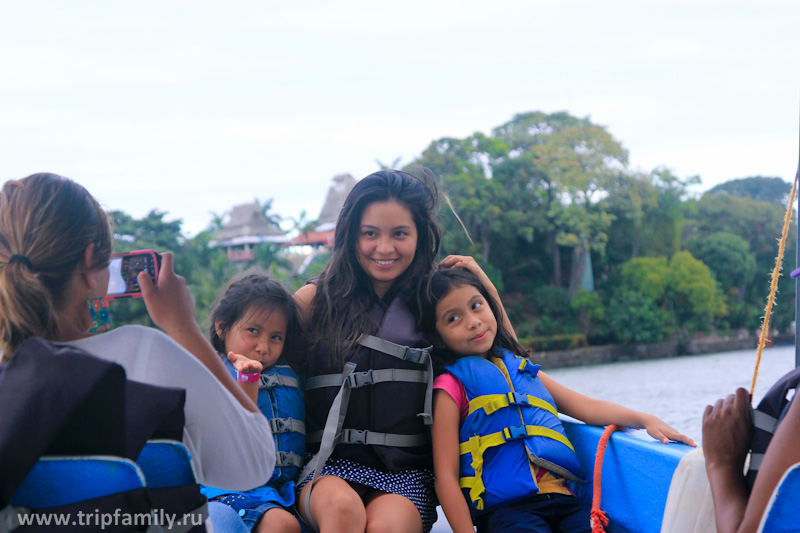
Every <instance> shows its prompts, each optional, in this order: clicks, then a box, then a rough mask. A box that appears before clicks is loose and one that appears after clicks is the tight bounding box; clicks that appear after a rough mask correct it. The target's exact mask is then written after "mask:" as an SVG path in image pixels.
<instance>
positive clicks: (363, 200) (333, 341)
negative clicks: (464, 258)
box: [308, 169, 442, 367]
mask: <svg viewBox="0 0 800 533" xmlns="http://www.w3.org/2000/svg"><path fill="white" fill-rule="evenodd" d="M417 174H419V176H414V175H411V174H409V173H407V172H402V171H400V170H382V171H380V172H375V173H373V174H370V175H369V176H367V177H366V178H364V179H362V180H361V181H359V182H358V183H356V185H355V186H354V187H353V190H352V191H350V194H349V195H348V196H347V199H346V200H345V203H344V206H343V207H342V210H341V211H340V213H339V219H338V220H337V222H336V235H335V238H334V244H333V254H332V256H331V260H330V262H329V263H328V266H327V267H326V268H325V270H324V271H323V272H322V274H321V275H320V277H319V279H318V280H317V293H316V296H315V297H314V300H313V301H312V303H311V310H310V316H309V321H308V323H309V324H310V330H311V331H310V333H311V338H312V343H313V346H312V351H314V352H316V351H317V349H318V348H319V347H320V346H321V344H323V343H324V344H325V346H326V347H327V350H323V351H327V352H328V353H329V354H330V358H331V360H330V362H331V363H332V364H334V365H339V366H341V367H343V366H344V361H345V359H346V358H347V355H348V354H349V353H350V350H351V349H352V348H353V347H354V344H355V340H356V339H358V337H359V336H360V335H361V334H363V333H369V334H373V333H375V331H376V330H377V328H378V324H376V323H375V321H374V320H373V319H372V317H371V316H370V312H369V311H370V309H371V307H372V305H373V302H374V299H375V298H376V296H375V292H374V290H373V286H372V283H371V281H370V279H369V277H368V276H367V274H366V273H365V272H364V270H363V269H362V268H361V265H360V264H359V263H358V236H359V231H360V226H361V218H362V215H363V214H364V210H365V209H366V208H367V207H368V206H369V205H371V204H373V203H375V202H387V201H396V202H399V203H400V204H401V205H403V206H404V207H406V208H407V209H408V210H409V211H410V212H411V215H412V216H413V218H414V224H415V225H416V227H417V250H416V253H415V254H414V260H413V261H412V262H411V264H410V265H409V267H408V268H407V269H406V270H405V272H403V273H402V275H401V276H400V277H399V278H398V279H397V280H396V281H395V282H394V283H393V284H392V287H391V289H390V290H389V291H388V292H387V294H386V295H384V300H385V301H387V302H388V301H391V299H392V298H394V296H395V295H397V293H398V291H400V290H401V289H404V290H406V291H407V294H409V295H411V296H413V295H415V294H416V292H417V291H419V289H420V288H421V287H422V281H423V279H424V277H425V275H426V274H427V273H428V272H430V270H431V269H432V268H433V264H434V260H435V259H436V255H437V254H438V253H439V246H440V244H441V239H442V230H441V227H440V226H439V222H438V219H437V212H438V205H439V184H438V180H437V179H436V177H435V176H434V174H433V173H432V172H431V171H430V170H427V169H420V171H419V172H417ZM409 303H410V304H412V305H411V307H412V312H414V313H415V314H416V316H419V310H418V309H414V308H413V305H414V304H415V303H416V299H415V298H410V299H409Z"/></svg>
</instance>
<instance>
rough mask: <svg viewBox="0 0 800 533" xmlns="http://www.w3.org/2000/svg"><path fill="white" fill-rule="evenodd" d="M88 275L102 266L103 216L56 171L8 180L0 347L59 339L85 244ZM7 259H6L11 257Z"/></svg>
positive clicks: (0, 266) (5, 353) (0, 210)
mask: <svg viewBox="0 0 800 533" xmlns="http://www.w3.org/2000/svg"><path fill="white" fill-rule="evenodd" d="M90 244H92V245H94V249H93V253H92V264H91V265H88V266H87V267H86V271H87V272H93V271H97V270H101V269H103V268H105V267H107V266H108V263H109V259H110V256H111V230H110V228H109V224H108V217H106V214H105V212H104V211H103V210H102V209H101V208H100V205H99V204H98V203H97V200H95V199H94V198H93V197H92V195H91V194H89V192H88V191H87V190H86V189H84V188H83V187H82V186H80V185H78V184H77V183H75V182H74V181H72V180H70V179H67V178H64V177H62V176H58V175H56V174H49V173H40V174H33V175H31V176H28V177H26V178H22V179H21V180H9V181H7V182H6V183H5V184H4V185H3V188H2V190H0V352H2V357H3V360H7V359H8V358H9V357H11V355H12V354H13V353H14V350H15V349H16V348H17V347H18V346H19V345H20V344H21V343H22V342H23V341H25V340H26V339H27V338H29V337H34V336H38V337H42V338H44V339H48V340H58V339H59V336H60V335H61V327H60V325H59V324H58V320H57V313H56V312H57V311H58V310H60V309H62V307H63V306H64V305H66V304H67V303H68V302H65V297H66V294H65V293H66V290H65V289H66V287H67V283H68V282H69V280H70V279H71V278H72V276H73V274H74V273H75V272H76V271H77V268H78V264H79V263H80V261H81V260H83V258H84V257H85V255H84V254H85V252H86V248H87V247H88V246H89V245H90ZM12 257H13V260H12Z"/></svg>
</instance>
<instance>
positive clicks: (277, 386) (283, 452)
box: [203, 356, 306, 507]
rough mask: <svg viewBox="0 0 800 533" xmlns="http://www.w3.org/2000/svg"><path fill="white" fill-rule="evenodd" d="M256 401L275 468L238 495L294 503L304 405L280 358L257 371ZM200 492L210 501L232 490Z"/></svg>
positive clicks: (298, 386)
mask: <svg viewBox="0 0 800 533" xmlns="http://www.w3.org/2000/svg"><path fill="white" fill-rule="evenodd" d="M222 360H223V361H224V363H225V367H226V368H227V369H228V372H230V373H231V375H232V376H234V379H235V377H236V369H235V368H234V367H233V364H232V363H231V362H230V361H228V358H227V357H224V356H223V357H222ZM257 404H258V408H259V409H260V410H261V413H262V414H263V415H264V416H265V417H266V418H267V420H269V425H270V428H271V429H272V438H273V439H274V440H275V451H276V456H277V457H276V459H275V470H273V472H272V477H271V478H270V479H269V480H266V482H265V483H264V485H262V486H260V487H256V488H255V489H252V490H249V491H247V492H241V493H239V494H246V495H247V496H250V497H254V498H260V499H262V500H263V501H265V502H267V501H270V502H275V503H278V504H280V505H282V506H283V507H290V506H292V505H293V504H294V488H295V480H296V478H297V475H298V474H299V473H300V470H301V469H302V467H303V462H304V455H305V450H306V427H305V404H304V403H303V388H302V386H301V383H300V380H299V378H298V377H297V374H295V373H294V371H293V370H292V369H291V367H290V366H289V365H288V364H286V362H285V361H284V360H283V359H279V360H278V362H277V363H275V364H274V365H273V366H271V367H270V368H268V369H266V370H264V371H263V372H261V382H260V384H259V387H258V402H257ZM232 453H233V451H232ZM203 494H205V495H206V497H208V499H209V500H210V499H212V498H216V497H218V496H223V495H225V494H235V492H231V491H229V490H222V489H216V488H213V487H203Z"/></svg>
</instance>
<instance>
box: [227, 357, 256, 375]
mask: <svg viewBox="0 0 800 533" xmlns="http://www.w3.org/2000/svg"><path fill="white" fill-rule="evenodd" d="M228 361H230V362H231V363H233V368H235V369H236V371H237V372H241V373H242V374H260V373H261V371H262V370H264V365H262V364H261V361H256V360H255V359H249V358H247V357H245V356H243V355H240V354H238V353H233V352H228Z"/></svg>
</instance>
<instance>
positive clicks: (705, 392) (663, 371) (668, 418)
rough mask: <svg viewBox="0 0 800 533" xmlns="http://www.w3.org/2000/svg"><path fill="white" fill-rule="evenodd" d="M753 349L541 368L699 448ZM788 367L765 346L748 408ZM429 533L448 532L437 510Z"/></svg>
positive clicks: (742, 382)
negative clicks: (709, 418)
mask: <svg viewBox="0 0 800 533" xmlns="http://www.w3.org/2000/svg"><path fill="white" fill-rule="evenodd" d="M755 364H756V351H755V350H739V351H735V352H719V353H712V354H705V355H694V356H681V357H670V358H666V359H651V360H648V361H632V362H626V363H610V364H605V365H593V366H585V367H570V368H553V369H550V370H548V369H546V368H545V369H544V370H545V371H546V372H547V374H548V375H549V376H550V377H551V378H553V379H555V380H556V381H558V382H559V383H561V384H562V385H565V386H567V387H569V388H571V389H573V390H575V391H577V392H580V393H581V394H585V395H586V396H591V397H593V398H599V399H602V400H609V401H612V402H616V403H619V404H622V405H624V406H626V407H631V408H633V409H636V410H638V411H644V412H647V413H652V414H654V415H656V416H658V417H659V418H661V419H662V420H664V421H665V422H667V423H668V424H670V425H671V426H672V427H674V428H675V429H677V430H678V431H680V432H681V433H684V434H685V435H688V436H689V437H691V438H693V439H694V440H695V442H696V443H697V444H698V445H700V444H701V436H702V420H703V411H704V410H705V407H706V405H709V404H712V403H714V402H716V401H717V400H718V399H719V398H722V397H724V396H726V395H728V394H731V393H733V391H735V390H736V388H737V387H744V388H746V389H748V390H749V389H750V383H751V381H752V379H753V370H754V368H755ZM793 368H794V346H776V347H772V348H766V349H765V350H764V352H763V354H762V358H761V365H760V369H759V375H758V379H757V381H756V389H755V393H754V394H753V404H754V405H757V404H758V402H759V401H760V400H761V398H762V397H763V396H764V394H765V393H766V392H767V391H768V390H769V388H770V387H771V386H772V384H773V383H775V381H777V380H778V379H779V378H780V377H781V376H783V375H784V374H785V373H787V372H789V371H790V370H792V369H793ZM438 511H439V520H438V521H437V522H436V524H435V525H434V527H433V533H443V532H447V531H450V527H449V525H448V524H447V519H446V518H445V516H444V513H443V512H442V508H441V507H439V509H438Z"/></svg>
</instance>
